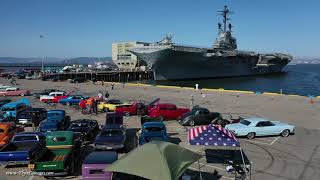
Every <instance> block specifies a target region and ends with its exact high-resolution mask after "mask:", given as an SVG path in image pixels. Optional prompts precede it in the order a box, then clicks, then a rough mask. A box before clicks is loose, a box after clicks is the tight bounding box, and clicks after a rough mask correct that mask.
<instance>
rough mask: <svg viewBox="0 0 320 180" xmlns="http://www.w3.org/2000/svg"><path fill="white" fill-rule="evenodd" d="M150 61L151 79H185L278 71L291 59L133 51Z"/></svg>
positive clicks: (142, 58)
mask: <svg viewBox="0 0 320 180" xmlns="http://www.w3.org/2000/svg"><path fill="white" fill-rule="evenodd" d="M133 53H134V54H136V55H137V56H138V57H139V58H140V59H141V60H143V61H145V62H147V63H148V64H149V65H150V64H151V67H152V70H153V72H154V79H155V80H157V81H162V80H185V79H204V78H221V77H237V76H250V75H261V74H270V73H277V72H280V71H281V70H282V69H283V68H284V67H285V66H286V65H287V64H288V63H289V61H290V60H288V59H282V58H280V57H273V58H269V59H268V60H265V61H261V58H260V59H259V55H258V54H253V55H247V54H246V55H239V54H237V55H236V56H217V55H212V53H207V52H188V51H177V50H173V49H172V48H166V49H163V50H158V51H154V52H148V53H139V52H134V51H133Z"/></svg>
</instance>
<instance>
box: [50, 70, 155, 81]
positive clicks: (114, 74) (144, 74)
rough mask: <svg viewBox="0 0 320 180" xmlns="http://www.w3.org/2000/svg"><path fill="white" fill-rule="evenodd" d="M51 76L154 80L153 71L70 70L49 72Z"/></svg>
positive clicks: (109, 79) (105, 79)
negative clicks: (67, 71) (66, 71)
mask: <svg viewBox="0 0 320 180" xmlns="http://www.w3.org/2000/svg"><path fill="white" fill-rule="evenodd" d="M46 76H49V78H53V77H58V78H59V79H61V80H67V79H74V78H77V77H81V78H84V79H86V80H89V81H92V80H94V79H95V80H96V81H105V82H131V81H146V80H153V72H152V71H96V72H69V73H54V74H47V75H46Z"/></svg>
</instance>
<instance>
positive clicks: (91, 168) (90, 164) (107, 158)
mask: <svg viewBox="0 0 320 180" xmlns="http://www.w3.org/2000/svg"><path fill="white" fill-rule="evenodd" d="M117 159H118V153H117V152H115V151H94V152H92V153H91V154H89V155H88V156H87V157H86V159H85V160H84V161H83V164H82V179H91V180H92V179H106V180H109V179H110V180H111V179H112V172H108V171H105V170H104V169H105V168H106V167H107V166H108V165H110V164H112V163H113V162H114V161H116V160H117Z"/></svg>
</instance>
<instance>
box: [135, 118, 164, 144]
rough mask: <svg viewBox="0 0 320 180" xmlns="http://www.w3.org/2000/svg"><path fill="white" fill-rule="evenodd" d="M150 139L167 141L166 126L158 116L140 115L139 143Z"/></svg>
mask: <svg viewBox="0 0 320 180" xmlns="http://www.w3.org/2000/svg"><path fill="white" fill-rule="evenodd" d="M152 140H158V141H168V134H167V130H166V126H165V124H164V123H163V121H162V119H160V118H153V117H141V131H140V135H139V145H143V144H145V143H148V142H150V141H152Z"/></svg>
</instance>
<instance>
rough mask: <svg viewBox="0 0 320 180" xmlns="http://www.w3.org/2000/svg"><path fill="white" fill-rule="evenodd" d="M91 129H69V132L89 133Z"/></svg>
mask: <svg viewBox="0 0 320 180" xmlns="http://www.w3.org/2000/svg"><path fill="white" fill-rule="evenodd" d="M89 130H90V129H89V128H68V131H73V132H89Z"/></svg>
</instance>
